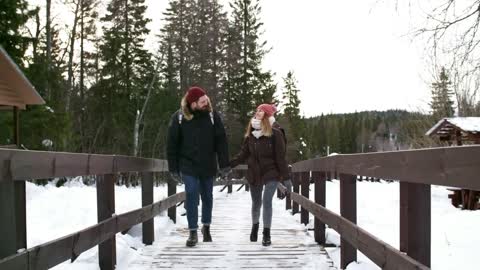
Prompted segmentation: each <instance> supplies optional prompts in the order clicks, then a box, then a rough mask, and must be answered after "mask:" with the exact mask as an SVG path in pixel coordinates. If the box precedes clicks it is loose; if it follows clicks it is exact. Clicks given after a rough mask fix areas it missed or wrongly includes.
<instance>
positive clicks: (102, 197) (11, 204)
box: [0, 149, 185, 270]
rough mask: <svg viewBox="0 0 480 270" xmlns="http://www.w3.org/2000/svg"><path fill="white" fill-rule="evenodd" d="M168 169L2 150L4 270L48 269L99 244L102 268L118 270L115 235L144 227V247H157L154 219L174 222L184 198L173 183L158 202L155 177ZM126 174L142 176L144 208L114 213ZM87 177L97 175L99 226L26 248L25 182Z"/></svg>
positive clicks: (149, 163) (0, 262)
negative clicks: (165, 213) (117, 191)
mask: <svg viewBox="0 0 480 270" xmlns="http://www.w3.org/2000/svg"><path fill="white" fill-rule="evenodd" d="M166 170H167V163H166V162H165V161H164V160H157V159H145V158H134V157H127V156H114V155H90V154H73V153H55V152H39V151H22V150H8V149H0V237H1V239H2V240H1V241H0V269H29V270H33V269H48V268H51V267H53V266H55V265H58V264H60V263H62V262H64V261H66V260H68V259H71V260H72V261H73V260H75V259H76V258H77V257H78V256H79V255H80V254H81V253H82V252H84V251H85V250H88V249H90V248H92V247H95V246H96V245H99V264H100V268H101V269H114V268H115V264H116V248H115V234H116V233H118V232H122V231H125V230H127V229H128V228H131V227H132V226H134V225H136V224H139V223H142V230H143V243H145V244H152V242H153V240H154V224H153V217H154V216H156V215H158V214H159V213H160V212H162V211H165V210H167V209H168V215H169V217H170V218H172V219H173V220H174V221H175V217H176V212H175V211H176V205H177V203H179V202H182V201H184V200H185V193H184V192H181V193H176V184H174V183H171V182H169V184H168V196H169V197H168V198H166V199H164V200H161V201H159V202H156V203H153V178H154V173H155V172H164V171H166ZM125 172H139V173H141V183H142V206H143V207H142V208H140V209H136V210H133V211H130V212H127V213H123V214H120V215H115V192H114V185H115V180H116V177H117V176H118V174H119V173H125ZM86 175H95V176H97V177H96V179H97V181H96V185H97V215H98V224H96V225H94V226H91V227H89V228H86V229H84V230H82V231H79V232H75V233H72V234H70V235H67V236H64V237H62V238H59V239H56V240H53V241H51V242H48V243H44V244H41V245H39V246H36V247H32V248H28V249H27V247H26V239H27V236H26V205H25V180H33V179H44V178H54V177H67V176H86ZM46 218H47V217H46ZM19 250H23V251H20V252H17V251H19Z"/></svg>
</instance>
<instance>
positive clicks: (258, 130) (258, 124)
mask: <svg viewBox="0 0 480 270" xmlns="http://www.w3.org/2000/svg"><path fill="white" fill-rule="evenodd" d="M268 121H270V125H273V123H275V117H273V116H270V117H269V118H268ZM251 123H252V128H253V129H254V130H253V131H252V135H253V136H254V137H255V138H257V139H258V138H260V137H262V136H263V131H262V120H259V119H256V118H255V117H254V118H252V120H251Z"/></svg>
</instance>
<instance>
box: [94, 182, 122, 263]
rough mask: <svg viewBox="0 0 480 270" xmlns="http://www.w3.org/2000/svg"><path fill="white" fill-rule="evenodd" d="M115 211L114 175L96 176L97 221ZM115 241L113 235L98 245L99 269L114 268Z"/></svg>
mask: <svg viewBox="0 0 480 270" xmlns="http://www.w3.org/2000/svg"><path fill="white" fill-rule="evenodd" d="M114 213H115V175H113V174H106V175H103V176H97V218H98V222H101V221H103V220H105V219H108V218H111V217H112V215H113V214H114ZM116 261H117V258H116V241H115V236H113V237H112V238H110V239H108V240H106V241H105V242H103V243H101V244H100V245H99V246H98V262H99V265H100V269H102V270H105V269H109V270H110V269H112V270H113V269H115V264H116Z"/></svg>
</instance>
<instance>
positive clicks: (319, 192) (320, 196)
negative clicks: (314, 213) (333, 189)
mask: <svg viewBox="0 0 480 270" xmlns="http://www.w3.org/2000/svg"><path fill="white" fill-rule="evenodd" d="M312 177H313V180H314V181H315V203H317V204H319V205H321V206H323V207H325V199H326V196H325V195H326V185H325V178H326V173H325V172H312ZM314 230H315V234H314V235H315V241H316V242H317V243H318V244H320V245H325V223H323V222H321V221H320V220H319V219H318V218H315V222H314Z"/></svg>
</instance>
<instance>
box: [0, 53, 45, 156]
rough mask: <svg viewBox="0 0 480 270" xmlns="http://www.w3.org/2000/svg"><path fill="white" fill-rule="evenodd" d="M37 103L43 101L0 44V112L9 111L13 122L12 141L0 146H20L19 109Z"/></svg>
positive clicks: (43, 102)
mask: <svg viewBox="0 0 480 270" xmlns="http://www.w3.org/2000/svg"><path fill="white" fill-rule="evenodd" d="M38 104H45V101H44V100H43V98H42V97H41V96H40V95H39V94H38V93H37V91H36V90H35V88H34V87H33V86H32V84H31V83H30V82H29V81H28V79H27V78H26V77H25V75H24V74H23V72H22V71H21V70H20V69H19V68H18V66H17V65H16V64H15V63H14V62H13V60H12V59H11V58H10V57H9V56H8V54H7V52H6V51H5V50H4V49H3V48H2V47H1V46H0V113H8V111H10V112H11V114H12V117H13V123H14V124H13V129H14V130H13V134H14V135H13V138H12V142H13V143H12V144H9V145H0V147H3V148H5V147H6V148H17V147H19V146H20V126H19V124H20V122H19V121H20V117H19V113H20V110H25V109H26V106H27V105H38ZM0 124H2V123H0Z"/></svg>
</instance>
